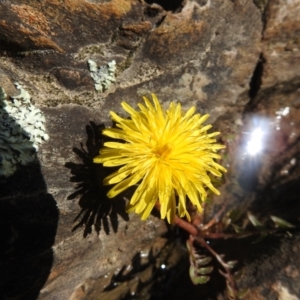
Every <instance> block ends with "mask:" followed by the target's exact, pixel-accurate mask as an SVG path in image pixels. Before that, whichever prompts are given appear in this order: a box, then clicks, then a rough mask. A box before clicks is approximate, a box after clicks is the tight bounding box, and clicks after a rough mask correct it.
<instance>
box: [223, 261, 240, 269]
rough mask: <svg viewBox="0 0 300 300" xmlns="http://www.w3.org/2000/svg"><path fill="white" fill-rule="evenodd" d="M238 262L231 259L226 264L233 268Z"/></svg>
mask: <svg viewBox="0 0 300 300" xmlns="http://www.w3.org/2000/svg"><path fill="white" fill-rule="evenodd" d="M237 263H238V261H237V260H230V261H228V262H227V263H226V264H227V266H228V268H230V269H233V268H234V267H235V266H236V264H237Z"/></svg>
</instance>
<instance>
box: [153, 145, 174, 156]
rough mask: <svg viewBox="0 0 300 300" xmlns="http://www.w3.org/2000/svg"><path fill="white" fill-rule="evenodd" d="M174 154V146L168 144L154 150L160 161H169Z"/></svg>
mask: <svg viewBox="0 0 300 300" xmlns="http://www.w3.org/2000/svg"><path fill="white" fill-rule="evenodd" d="M171 152H172V145H171V144H169V143H167V144H165V145H163V146H160V147H157V148H155V149H154V151H153V153H154V154H155V156H156V157H157V158H158V159H167V158H168V157H169V155H170V153H171Z"/></svg>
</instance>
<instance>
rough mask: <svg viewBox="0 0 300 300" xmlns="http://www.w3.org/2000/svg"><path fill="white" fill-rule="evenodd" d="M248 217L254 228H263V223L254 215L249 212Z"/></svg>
mask: <svg viewBox="0 0 300 300" xmlns="http://www.w3.org/2000/svg"><path fill="white" fill-rule="evenodd" d="M248 219H249V220H250V222H251V223H252V225H253V226H254V227H256V228H264V225H263V224H262V223H261V222H260V221H258V220H257V219H256V217H255V216H254V215H252V214H250V213H248Z"/></svg>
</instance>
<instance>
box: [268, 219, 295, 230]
mask: <svg viewBox="0 0 300 300" xmlns="http://www.w3.org/2000/svg"><path fill="white" fill-rule="evenodd" d="M270 218H271V219H272V221H273V222H274V223H275V226H276V227H281V228H295V226H294V225H293V224H291V223H290V222H288V221H285V220H283V219H281V218H278V217H276V216H270Z"/></svg>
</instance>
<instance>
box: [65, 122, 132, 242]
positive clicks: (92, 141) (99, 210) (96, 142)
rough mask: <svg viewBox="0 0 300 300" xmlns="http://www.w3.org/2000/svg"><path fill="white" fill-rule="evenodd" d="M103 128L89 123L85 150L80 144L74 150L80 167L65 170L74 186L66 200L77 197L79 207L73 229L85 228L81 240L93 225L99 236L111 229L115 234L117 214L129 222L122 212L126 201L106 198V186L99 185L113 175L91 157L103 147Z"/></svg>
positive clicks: (68, 164) (125, 214)
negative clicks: (70, 174) (69, 174)
mask: <svg viewBox="0 0 300 300" xmlns="http://www.w3.org/2000/svg"><path fill="white" fill-rule="evenodd" d="M103 128H104V125H96V124H95V123H94V122H90V124H89V125H87V126H86V132H87V136H88V138H87V142H86V149H85V147H84V146H83V144H82V143H81V144H80V148H74V149H73V151H74V153H76V155H77V156H78V157H79V158H80V160H81V161H82V164H76V163H73V162H68V163H66V167H67V168H69V169H70V170H71V173H72V175H73V176H72V177H71V181H72V182H76V183H77V185H76V187H75V189H76V191H75V192H74V193H73V194H71V195H69V197H68V199H69V200H73V199H76V198H78V197H79V205H80V207H81V211H80V213H79V214H78V216H77V217H76V218H75V220H74V222H77V224H76V225H75V226H74V227H73V230H76V229H77V228H79V227H82V226H84V233H83V235H84V237H86V236H87V235H88V234H89V233H91V231H92V226H93V225H94V226H95V229H96V231H97V233H98V234H99V232H100V230H101V228H103V229H104V231H105V233H106V234H109V233H110V228H112V230H113V231H114V232H117V230H118V218H117V215H118V214H119V215H120V216H121V217H122V218H123V220H125V221H128V220H129V218H128V215H127V213H126V212H125V211H126V210H125V201H124V200H123V199H122V198H120V197H116V198H115V199H113V200H112V199H109V198H108V197H107V196H106V194H107V191H108V189H109V187H104V186H103V184H102V182H103V179H104V178H105V177H106V176H107V175H108V174H110V173H112V172H113V168H103V166H102V165H100V164H95V163H94V162H93V158H94V157H95V156H97V155H98V153H99V149H100V148H101V147H102V146H103V142H104V141H103V139H104V138H103V136H102V135H101V129H103ZM109 223H110V224H109Z"/></svg>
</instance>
